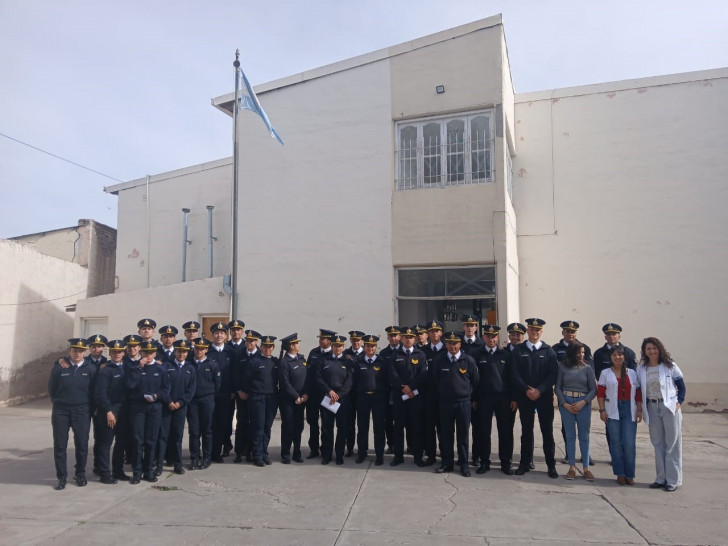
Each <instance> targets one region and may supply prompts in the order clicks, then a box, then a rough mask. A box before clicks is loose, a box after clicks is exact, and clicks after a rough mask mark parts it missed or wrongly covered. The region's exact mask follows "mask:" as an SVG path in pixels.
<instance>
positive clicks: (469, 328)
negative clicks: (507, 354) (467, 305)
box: [462, 314, 483, 466]
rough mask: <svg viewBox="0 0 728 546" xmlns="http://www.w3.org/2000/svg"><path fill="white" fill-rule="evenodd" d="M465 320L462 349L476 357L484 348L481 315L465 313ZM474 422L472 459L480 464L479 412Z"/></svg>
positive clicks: (475, 415) (476, 463)
mask: <svg viewBox="0 0 728 546" xmlns="http://www.w3.org/2000/svg"><path fill="white" fill-rule="evenodd" d="M462 321H463V346H462V350H463V351H464V352H465V354H468V355H470V356H472V357H475V355H476V353H478V352H479V351H480V350H481V349H482V348H483V340H482V338H480V337H478V330H479V329H480V317H479V316H477V315H471V314H467V315H463V317H462ZM472 424H473V430H472V435H473V459H472V463H471V464H472V465H473V466H478V465H479V463H480V446H481V444H482V443H483V440H482V438H481V430H480V428H481V427H480V419H479V418H478V412H477V411H476V412H473V414H472Z"/></svg>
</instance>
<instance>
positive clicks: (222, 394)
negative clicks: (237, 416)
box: [207, 322, 235, 463]
mask: <svg viewBox="0 0 728 546" xmlns="http://www.w3.org/2000/svg"><path fill="white" fill-rule="evenodd" d="M210 334H211V335H212V343H211V344H210V349H209V350H208V351H207V358H208V359H209V360H214V361H215V362H217V367H218V369H219V370H220V390H219V391H217V394H216V395H215V412H214V414H213V417H212V461H213V462H215V463H222V462H225V461H224V459H223V458H222V457H223V456H222V453H223V449H224V450H225V451H226V452H227V453H228V454H229V453H230V448H231V447H232V444H231V442H230V436H231V435H232V433H233V413H234V412H235V393H234V392H233V383H232V367H231V366H230V354H229V353H228V351H227V349H226V347H225V343H226V342H227V336H228V326H227V323H225V322H216V323H214V324H213V325H212V326H210Z"/></svg>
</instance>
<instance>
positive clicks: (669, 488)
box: [665, 484, 677, 493]
mask: <svg viewBox="0 0 728 546" xmlns="http://www.w3.org/2000/svg"><path fill="white" fill-rule="evenodd" d="M676 490H677V485H670V484H667V485H666V486H665V491H667V492H668V493H672V492H673V491H676Z"/></svg>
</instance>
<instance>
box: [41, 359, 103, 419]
mask: <svg viewBox="0 0 728 546" xmlns="http://www.w3.org/2000/svg"><path fill="white" fill-rule="evenodd" d="M63 360H65V361H66V362H67V363H68V364H71V360H70V359H68V358H66V357H63ZM95 380H96V366H94V365H93V364H91V363H89V362H88V361H87V360H85V359H84V360H83V361H82V362H81V364H79V365H78V366H73V365H71V367H70V368H62V367H61V365H60V364H58V361H56V362H54V363H53V368H51V377H50V379H49V380H48V393H49V394H50V397H51V402H53V405H58V406H64V407H73V406H83V405H88V406H89V408H90V407H91V405H92V404H93V396H94V386H95Z"/></svg>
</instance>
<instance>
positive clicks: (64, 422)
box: [48, 338, 96, 491]
mask: <svg viewBox="0 0 728 546" xmlns="http://www.w3.org/2000/svg"><path fill="white" fill-rule="evenodd" d="M87 346H88V345H87V341H86V340H85V339H83V338H71V339H69V340H68V357H64V358H63V361H64V363H66V364H67V365H68V367H66V368H63V367H62V366H61V365H60V364H59V363H58V362H55V363H54V364H53V368H52V369H51V376H50V379H49V380H48V393H49V394H50V398H51V402H52V403H53V411H52V413H51V424H52V426H53V460H54V462H55V465H56V478H57V479H58V481H57V482H56V485H55V489H56V490H58V491H60V490H61V489H64V488H65V487H66V479H67V476H68V468H67V464H66V448H67V447H68V431H69V429H70V430H73V445H74V447H75V450H76V468H75V474H74V480H75V481H76V484H77V485H78V486H79V487H83V486H85V485H86V483H87V481H86V458H87V457H88V433H89V428H90V427H91V403H92V398H93V394H94V383H95V379H96V367H95V366H94V365H92V364H91V363H90V362H88V361H87V360H86V359H84V354H85V353H86V348H87Z"/></svg>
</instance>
